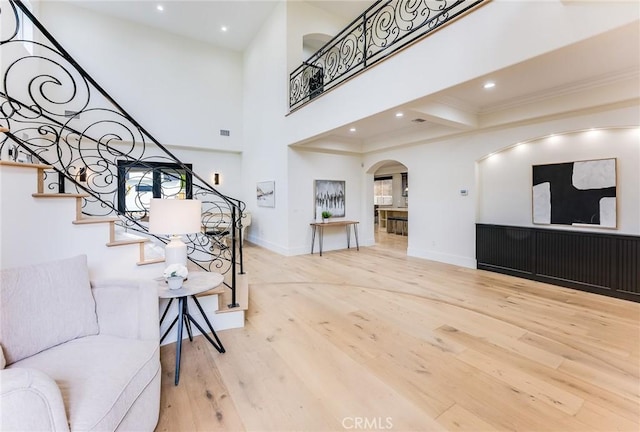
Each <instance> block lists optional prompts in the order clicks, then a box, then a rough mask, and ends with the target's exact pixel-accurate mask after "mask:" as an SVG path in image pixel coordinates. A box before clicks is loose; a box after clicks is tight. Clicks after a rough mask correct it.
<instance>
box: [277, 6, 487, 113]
mask: <svg viewBox="0 0 640 432" xmlns="http://www.w3.org/2000/svg"><path fill="white" fill-rule="evenodd" d="M487 1H489V0H386V1H382V0H381V1H377V2H376V3H375V4H373V5H372V6H371V7H370V8H369V9H367V10H366V11H365V12H364V13H362V15H360V16H359V17H358V18H356V19H355V20H354V21H352V22H351V24H349V25H348V26H347V27H346V28H345V29H344V30H342V31H341V32H340V33H339V34H338V35H337V36H335V37H334V38H333V39H331V40H330V41H329V42H327V43H326V44H325V45H324V46H323V47H322V48H320V49H319V50H318V51H317V52H316V53H315V54H313V55H312V56H311V57H310V58H309V59H308V60H307V61H305V62H303V63H302V65H300V66H298V68H296V69H295V70H294V71H293V72H291V74H290V75H289V108H290V109H291V110H295V109H296V108H299V107H301V106H302V105H304V104H306V103H308V102H309V101H311V100H312V99H314V98H315V97H317V96H319V95H321V94H322V93H323V92H325V91H327V90H329V89H331V88H333V87H335V86H337V85H338V84H340V83H342V82H344V81H346V80H348V79H349V78H352V77H353V76H355V75H356V74H358V73H360V72H362V71H364V70H366V69H367V68H369V67H371V66H373V65H374V64H376V63H378V62H379V61H380V60H383V59H385V58H387V57H389V56H391V55H393V54H395V53H397V52H398V51H400V50H401V49H403V48H405V47H406V46H407V45H409V44H411V43H413V42H415V41H416V40H418V39H420V38H422V37H424V36H426V35H427V34H429V33H430V32H432V31H433V30H436V29H437V28H440V27H442V26H443V25H445V24H448V23H450V22H451V21H453V20H454V19H456V18H458V17H460V16H461V15H462V14H464V13H466V12H469V11H470V10H471V9H473V8H475V7H477V6H480V5H481V4H482V3H484V2H487Z"/></svg>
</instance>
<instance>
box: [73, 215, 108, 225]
mask: <svg viewBox="0 0 640 432" xmlns="http://www.w3.org/2000/svg"><path fill="white" fill-rule="evenodd" d="M119 220H120V218H117V217H86V218H82V219H76V220H74V221H73V222H72V223H73V224H75V225H84V224H94V223H107V222H117V221H119Z"/></svg>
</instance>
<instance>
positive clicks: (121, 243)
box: [107, 237, 149, 247]
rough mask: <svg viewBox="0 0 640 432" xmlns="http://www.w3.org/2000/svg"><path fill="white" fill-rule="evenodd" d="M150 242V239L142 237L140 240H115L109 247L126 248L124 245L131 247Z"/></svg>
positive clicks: (108, 244)
mask: <svg viewBox="0 0 640 432" xmlns="http://www.w3.org/2000/svg"><path fill="white" fill-rule="evenodd" d="M148 241H149V239H146V238H142V237H140V238H139V239H127V240H117V239H116V240H114V241H111V242H109V243H107V247H113V246H124V245H131V244H139V243H147V242H148Z"/></svg>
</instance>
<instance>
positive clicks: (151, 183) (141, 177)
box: [118, 161, 193, 213]
mask: <svg viewBox="0 0 640 432" xmlns="http://www.w3.org/2000/svg"><path fill="white" fill-rule="evenodd" d="M185 165H186V166H187V168H189V170H191V164H185ZM192 190H193V188H192V175H191V173H189V172H187V170H185V169H184V168H182V167H181V166H180V165H178V164H170V163H162V162H144V163H142V162H129V161H119V162H118V211H120V212H122V213H124V212H134V213H135V212H139V213H146V212H148V210H149V206H150V202H151V198H164V199H190V198H192Z"/></svg>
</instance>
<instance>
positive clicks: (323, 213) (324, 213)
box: [322, 210, 331, 223]
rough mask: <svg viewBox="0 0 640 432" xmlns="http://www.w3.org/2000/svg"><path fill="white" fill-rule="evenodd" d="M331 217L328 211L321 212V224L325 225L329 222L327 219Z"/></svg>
mask: <svg viewBox="0 0 640 432" xmlns="http://www.w3.org/2000/svg"><path fill="white" fill-rule="evenodd" d="M330 217H331V212H330V211H327V210H325V211H323V212H322V222H323V223H327V221H328V220H329V218H330Z"/></svg>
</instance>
